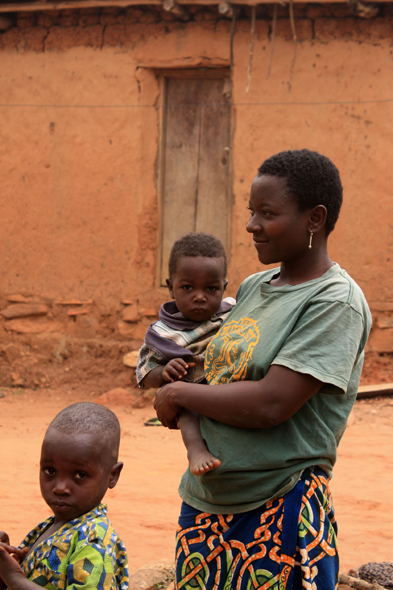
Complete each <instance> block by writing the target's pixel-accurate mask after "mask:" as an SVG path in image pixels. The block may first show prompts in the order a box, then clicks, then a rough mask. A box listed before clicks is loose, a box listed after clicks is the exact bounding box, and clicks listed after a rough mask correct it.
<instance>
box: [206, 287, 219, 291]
mask: <svg viewBox="0 0 393 590" xmlns="http://www.w3.org/2000/svg"><path fill="white" fill-rule="evenodd" d="M217 289H218V287H213V286H211V287H208V288H207V290H208V291H212V292H214V291H217Z"/></svg>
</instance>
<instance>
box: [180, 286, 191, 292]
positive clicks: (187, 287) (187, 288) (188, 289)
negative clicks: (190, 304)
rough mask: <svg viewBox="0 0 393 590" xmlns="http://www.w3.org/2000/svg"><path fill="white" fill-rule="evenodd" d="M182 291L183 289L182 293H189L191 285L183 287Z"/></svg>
mask: <svg viewBox="0 0 393 590" xmlns="http://www.w3.org/2000/svg"><path fill="white" fill-rule="evenodd" d="M182 289H184V291H191V289H192V287H191V285H183V286H182Z"/></svg>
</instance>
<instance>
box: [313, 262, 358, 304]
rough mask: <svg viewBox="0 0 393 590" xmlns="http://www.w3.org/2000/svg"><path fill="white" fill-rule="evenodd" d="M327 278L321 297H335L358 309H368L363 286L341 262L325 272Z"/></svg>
mask: <svg viewBox="0 0 393 590" xmlns="http://www.w3.org/2000/svg"><path fill="white" fill-rule="evenodd" d="M322 278H323V277H322ZM325 278H326V281H325V285H324V288H323V289H322V290H321V293H320V296H321V297H323V296H325V297H326V296H328V297H329V298H332V299H333V298H334V299H336V300H337V301H341V302H343V303H346V304H348V305H350V306H351V307H353V308H354V309H356V310H357V311H362V312H364V311H367V310H368V304H367V301H366V297H365V295H364V293H363V291H362V289H361V287H360V286H359V285H358V284H357V282H356V281H355V280H354V279H353V278H352V277H351V276H350V275H349V273H348V272H347V271H346V270H344V269H343V268H341V267H340V265H339V264H334V266H332V268H331V269H330V270H329V271H328V272H327V273H326V274H325Z"/></svg>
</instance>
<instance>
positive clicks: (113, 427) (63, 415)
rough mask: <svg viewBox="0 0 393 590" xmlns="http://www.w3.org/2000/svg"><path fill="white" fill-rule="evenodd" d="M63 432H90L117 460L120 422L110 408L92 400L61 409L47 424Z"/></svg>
mask: <svg viewBox="0 0 393 590" xmlns="http://www.w3.org/2000/svg"><path fill="white" fill-rule="evenodd" d="M50 428H54V429H55V430H58V431H59V432H64V433H65V434H72V433H79V434H92V435H96V436H98V437H99V439H100V441H101V444H102V445H103V447H105V449H107V450H108V451H109V452H110V453H111V456H112V458H113V459H114V460H115V462H116V461H117V457H118V453H119V446H120V423H119V420H118V418H117V416H116V414H114V413H113V412H112V411H111V410H109V409H108V408H106V407H105V406H101V405H100V404H95V403H93V402H78V403H76V404H71V405H70V406H67V407H66V408H64V410H61V412H59V413H58V414H57V416H55V417H54V418H53V420H52V422H51V423H50V424H49V426H48V430H49V429H50Z"/></svg>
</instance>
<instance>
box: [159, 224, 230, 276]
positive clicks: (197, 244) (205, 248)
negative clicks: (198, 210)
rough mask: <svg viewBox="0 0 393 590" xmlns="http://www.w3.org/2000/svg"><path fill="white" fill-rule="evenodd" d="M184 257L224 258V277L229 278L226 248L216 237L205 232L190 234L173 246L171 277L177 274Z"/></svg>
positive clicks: (170, 257) (170, 267)
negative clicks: (180, 261)
mask: <svg viewBox="0 0 393 590" xmlns="http://www.w3.org/2000/svg"><path fill="white" fill-rule="evenodd" d="M182 256H186V257H190V258H194V257H197V256H204V257H205V258H223V260H224V277H226V276H227V270H228V261H227V255H226V252H225V248H224V246H223V244H222V242H221V240H219V239H218V238H216V236H213V235H212V234H206V233H204V232H201V231H200V232H190V233H188V234H185V235H184V236H182V237H181V238H179V239H178V240H176V242H175V243H174V244H173V246H172V250H171V253H170V255H169V264H168V266H169V269H168V270H169V276H170V277H173V275H174V274H175V273H176V267H177V263H178V260H179V258H181V257H182Z"/></svg>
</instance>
